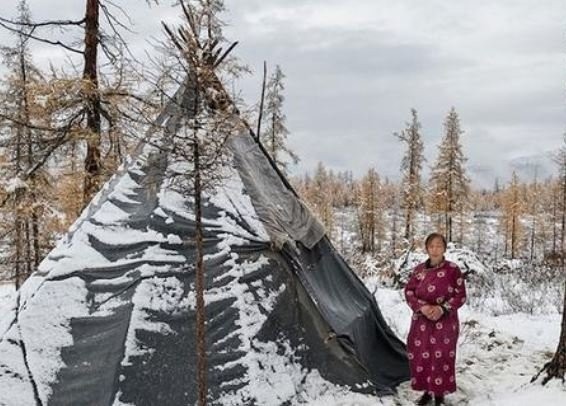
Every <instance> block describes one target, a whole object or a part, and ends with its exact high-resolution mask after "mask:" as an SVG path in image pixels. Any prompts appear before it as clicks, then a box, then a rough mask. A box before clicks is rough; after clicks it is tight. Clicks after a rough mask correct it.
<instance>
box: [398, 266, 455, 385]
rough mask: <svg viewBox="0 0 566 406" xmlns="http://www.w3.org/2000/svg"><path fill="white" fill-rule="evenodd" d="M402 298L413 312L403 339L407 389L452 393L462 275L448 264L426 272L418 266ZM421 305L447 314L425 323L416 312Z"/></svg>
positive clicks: (425, 319) (424, 267)
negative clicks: (436, 307) (408, 380)
mask: <svg viewBox="0 0 566 406" xmlns="http://www.w3.org/2000/svg"><path fill="white" fill-rule="evenodd" d="M405 298H406V300H407V303H408V304H409V306H410V307H411V309H412V310H413V317H412V321H411V329H410V330H409V336H408V338H407V353H408V357H409V366H410V369H411V387H412V388H413V389H415V390H421V391H427V392H429V393H432V394H435V395H446V394H448V393H452V392H455V391H456V377H455V362H456V344H457V341H458V333H459V331H460V325H459V321H458V308H459V307H460V306H462V305H463V304H464V303H465V302H466V287H465V283H464V277H463V275H462V272H460V269H459V268H458V266H457V265H456V264H454V263H453V262H449V261H443V262H441V263H440V264H439V265H438V266H437V267H434V268H428V269H427V268H426V263H422V264H419V265H417V266H416V267H415V269H414V270H413V273H412V274H411V277H410V279H409V282H408V283H407V286H405ZM425 304H438V305H443V306H444V307H445V308H446V309H447V310H448V312H445V313H444V314H443V315H442V316H441V317H440V319H438V321H436V322H435V321H432V320H429V319H427V318H426V317H425V316H424V315H423V314H422V313H421V312H420V311H419V309H420V308H421V307H422V306H423V305H425Z"/></svg>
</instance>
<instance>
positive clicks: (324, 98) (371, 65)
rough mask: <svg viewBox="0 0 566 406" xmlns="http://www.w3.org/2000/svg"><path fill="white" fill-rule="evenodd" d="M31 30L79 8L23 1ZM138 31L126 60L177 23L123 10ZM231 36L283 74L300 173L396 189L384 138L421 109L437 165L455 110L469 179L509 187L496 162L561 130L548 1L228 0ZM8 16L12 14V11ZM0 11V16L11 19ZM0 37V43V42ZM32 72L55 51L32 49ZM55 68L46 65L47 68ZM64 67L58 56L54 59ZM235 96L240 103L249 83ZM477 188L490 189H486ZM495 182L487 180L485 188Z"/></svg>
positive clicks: (552, 11)
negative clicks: (341, 175)
mask: <svg viewBox="0 0 566 406" xmlns="http://www.w3.org/2000/svg"><path fill="white" fill-rule="evenodd" d="M29 3H30V6H31V8H32V11H33V13H34V15H35V17H36V18H37V19H47V18H54V17H56V18H76V17H80V16H81V15H82V13H83V12H84V11H83V7H84V4H83V2H77V1H74V2H69V1H68V0H52V1H50V2H45V1H43V0H29ZM119 3H120V4H123V6H124V8H125V9H126V10H127V13H128V15H129V16H130V17H131V19H132V20H133V21H134V22H135V24H136V25H135V27H134V30H135V31H136V32H137V34H132V35H129V38H131V40H132V41H133V45H132V48H133V49H134V50H135V51H136V52H139V53H141V52H142V51H143V50H144V49H149V46H148V45H147V39H148V38H149V37H150V36H153V37H161V36H162V31H161V28H160V21H161V20H163V19H165V20H167V21H169V22H171V21H181V20H180V18H178V17H177V16H178V15H179V12H178V10H177V9H175V8H171V7H170V3H164V4H163V5H161V6H159V7H152V8H151V9H148V8H147V6H146V5H145V3H144V2H142V1H140V0H123V1H121V2H119ZM227 5H228V7H229V8H230V9H231V10H230V13H229V14H228V15H227V16H226V17H227V20H228V21H229V23H230V26H228V27H227V28H226V33H227V36H228V37H229V38H231V39H234V40H239V41H240V45H239V46H238V48H236V51H237V53H238V55H239V56H241V57H242V59H243V60H244V61H246V62H247V63H249V64H250V66H251V67H252V68H253V69H255V70H257V71H259V70H260V69H261V66H262V63H263V60H267V61H268V63H269V64H270V66H273V65H275V64H280V65H281V66H282V68H283V71H284V72H285V74H286V75H287V79H286V86H287V87H286V93H285V95H286V105H285V109H286V113H287V117H288V127H289V129H290V131H291V135H290V143H291V145H292V146H293V147H294V149H295V150H296V152H297V153H298V154H299V155H300V156H301V158H302V161H301V164H300V165H299V166H298V167H297V168H295V170H294V171H295V172H296V173H300V172H302V171H304V170H308V169H312V168H314V166H315V165H316V163H317V162H318V161H322V162H324V163H325V164H326V165H327V166H329V167H331V168H333V169H336V170H345V169H352V170H354V172H355V173H356V174H357V175H361V174H362V173H363V172H364V171H365V170H367V169H368V168H369V167H376V168H377V169H378V171H380V172H381V173H382V174H383V175H384V176H389V177H396V176H398V173H399V169H398V168H399V163H400V160H401V154H402V153H403V150H402V146H401V145H400V144H399V142H398V141H396V139H395V138H394V137H393V136H392V133H393V132H395V131H399V130H401V129H402V128H403V127H404V125H405V122H406V121H407V120H408V118H409V110H410V109H411V108H412V107H414V108H416V109H417V110H418V111H419V115H420V118H421V121H422V123H423V134H424V140H425V154H426V157H427V159H428V164H429V165H430V164H431V163H432V162H434V159H435V156H436V150H437V145H438V143H439V142H440V138H441V136H442V122H443V120H444V116H445V115H446V113H447V112H448V110H449V108H450V107H451V106H452V105H454V106H456V108H457V111H458V112H459V113H460V115H461V119H462V126H463V129H464V130H465V134H464V136H463V139H462V142H463V144H464V148H465V153H466V154H467V155H468V158H469V161H468V165H469V168H470V170H471V171H473V172H475V173H482V174H484V175H483V176H484V177H485V178H486V179H487V178H489V175H487V174H493V176H500V177H502V178H505V177H507V176H508V171H509V167H508V165H507V164H506V161H510V160H512V159H515V158H517V157H521V156H528V155H531V154H541V153H544V152H546V151H550V150H553V149H556V148H558V147H559V146H560V144H561V142H562V133H563V130H564V113H565V111H564V105H565V104H564V101H565V100H564V83H565V79H566V74H565V72H566V71H565V70H564V69H563V67H564V64H563V62H564V61H563V33H564V29H563V21H564V17H566V5H565V4H563V2H562V1H559V0H547V1H545V4H544V7H541V6H540V5H539V4H538V3H535V2H534V1H533V0H500V1H498V2H492V1H488V0H477V1H474V2H449V1H444V0H429V1H427V2H414V1H409V0H398V1H391V0H359V1H356V2H355V4H352V3H347V2H343V1H339V0H307V1H303V0H301V1H299V0H285V1H283V0H269V1H265V0H263V1H260V0H239V1H237V2H235V1H233V2H229V1H227ZM14 9H15V2H14ZM8 14H10V12H9V7H5V8H4V10H3V15H8ZM7 38H8V37H7V36H6V34H5V33H3V32H0V42H2V43H5V41H8V39H7ZM37 49H38V52H37V54H36V56H37V58H39V59H40V60H41V63H46V62H47V61H48V60H51V61H53V60H54V57H53V51H52V50H51V49H49V48H46V47H37ZM55 59H56V58H55ZM58 60H60V58H59V59H58ZM239 85H240V86H241V87H242V89H243V94H244V96H245V97H246V99H247V100H248V102H249V103H250V104H253V103H254V102H255V101H256V100H257V98H258V96H259V86H260V78H259V74H258V75H256V76H254V77H249V78H247V79H244V80H242V81H241V82H240V83H239ZM482 182H483V183H485V182H487V180H483V181H482ZM491 184H493V182H489V185H491Z"/></svg>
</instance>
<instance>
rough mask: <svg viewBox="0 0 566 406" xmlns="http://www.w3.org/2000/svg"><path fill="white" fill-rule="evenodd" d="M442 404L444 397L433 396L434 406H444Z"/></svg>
mask: <svg viewBox="0 0 566 406" xmlns="http://www.w3.org/2000/svg"><path fill="white" fill-rule="evenodd" d="M445 404H446V403H444V396H435V397H434V406H440V405H445Z"/></svg>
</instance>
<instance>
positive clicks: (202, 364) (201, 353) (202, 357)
mask: <svg viewBox="0 0 566 406" xmlns="http://www.w3.org/2000/svg"><path fill="white" fill-rule="evenodd" d="M196 132H197V130H195V137H194V145H193V160H194V162H193V163H194V170H195V173H194V198H195V216H196V219H195V223H196V224H195V228H196V230H195V231H196V249H197V258H196V261H197V264H196V265H197V266H196V274H195V279H196V283H195V284H196V295H197V296H196V302H197V303H196V308H197V326H196V333H197V386H198V405H199V406H205V405H206V394H207V392H208V389H207V356H206V324H205V320H206V318H205V304H204V261H203V255H204V253H203V241H202V240H203V235H202V207H201V197H202V185H201V173H200V150H199V142H198V138H197V134H196Z"/></svg>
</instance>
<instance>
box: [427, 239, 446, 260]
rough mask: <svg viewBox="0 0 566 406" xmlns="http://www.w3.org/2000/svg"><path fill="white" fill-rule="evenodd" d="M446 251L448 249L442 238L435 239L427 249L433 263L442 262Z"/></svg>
mask: <svg viewBox="0 0 566 406" xmlns="http://www.w3.org/2000/svg"><path fill="white" fill-rule="evenodd" d="M444 251H446V249H445V248H444V243H443V242H442V240H441V239H440V238H433V239H432V241H429V243H428V245H427V247H426V252H427V254H428V256H429V257H430V259H431V260H433V261H440V260H441V259H442V256H443V255H444Z"/></svg>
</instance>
